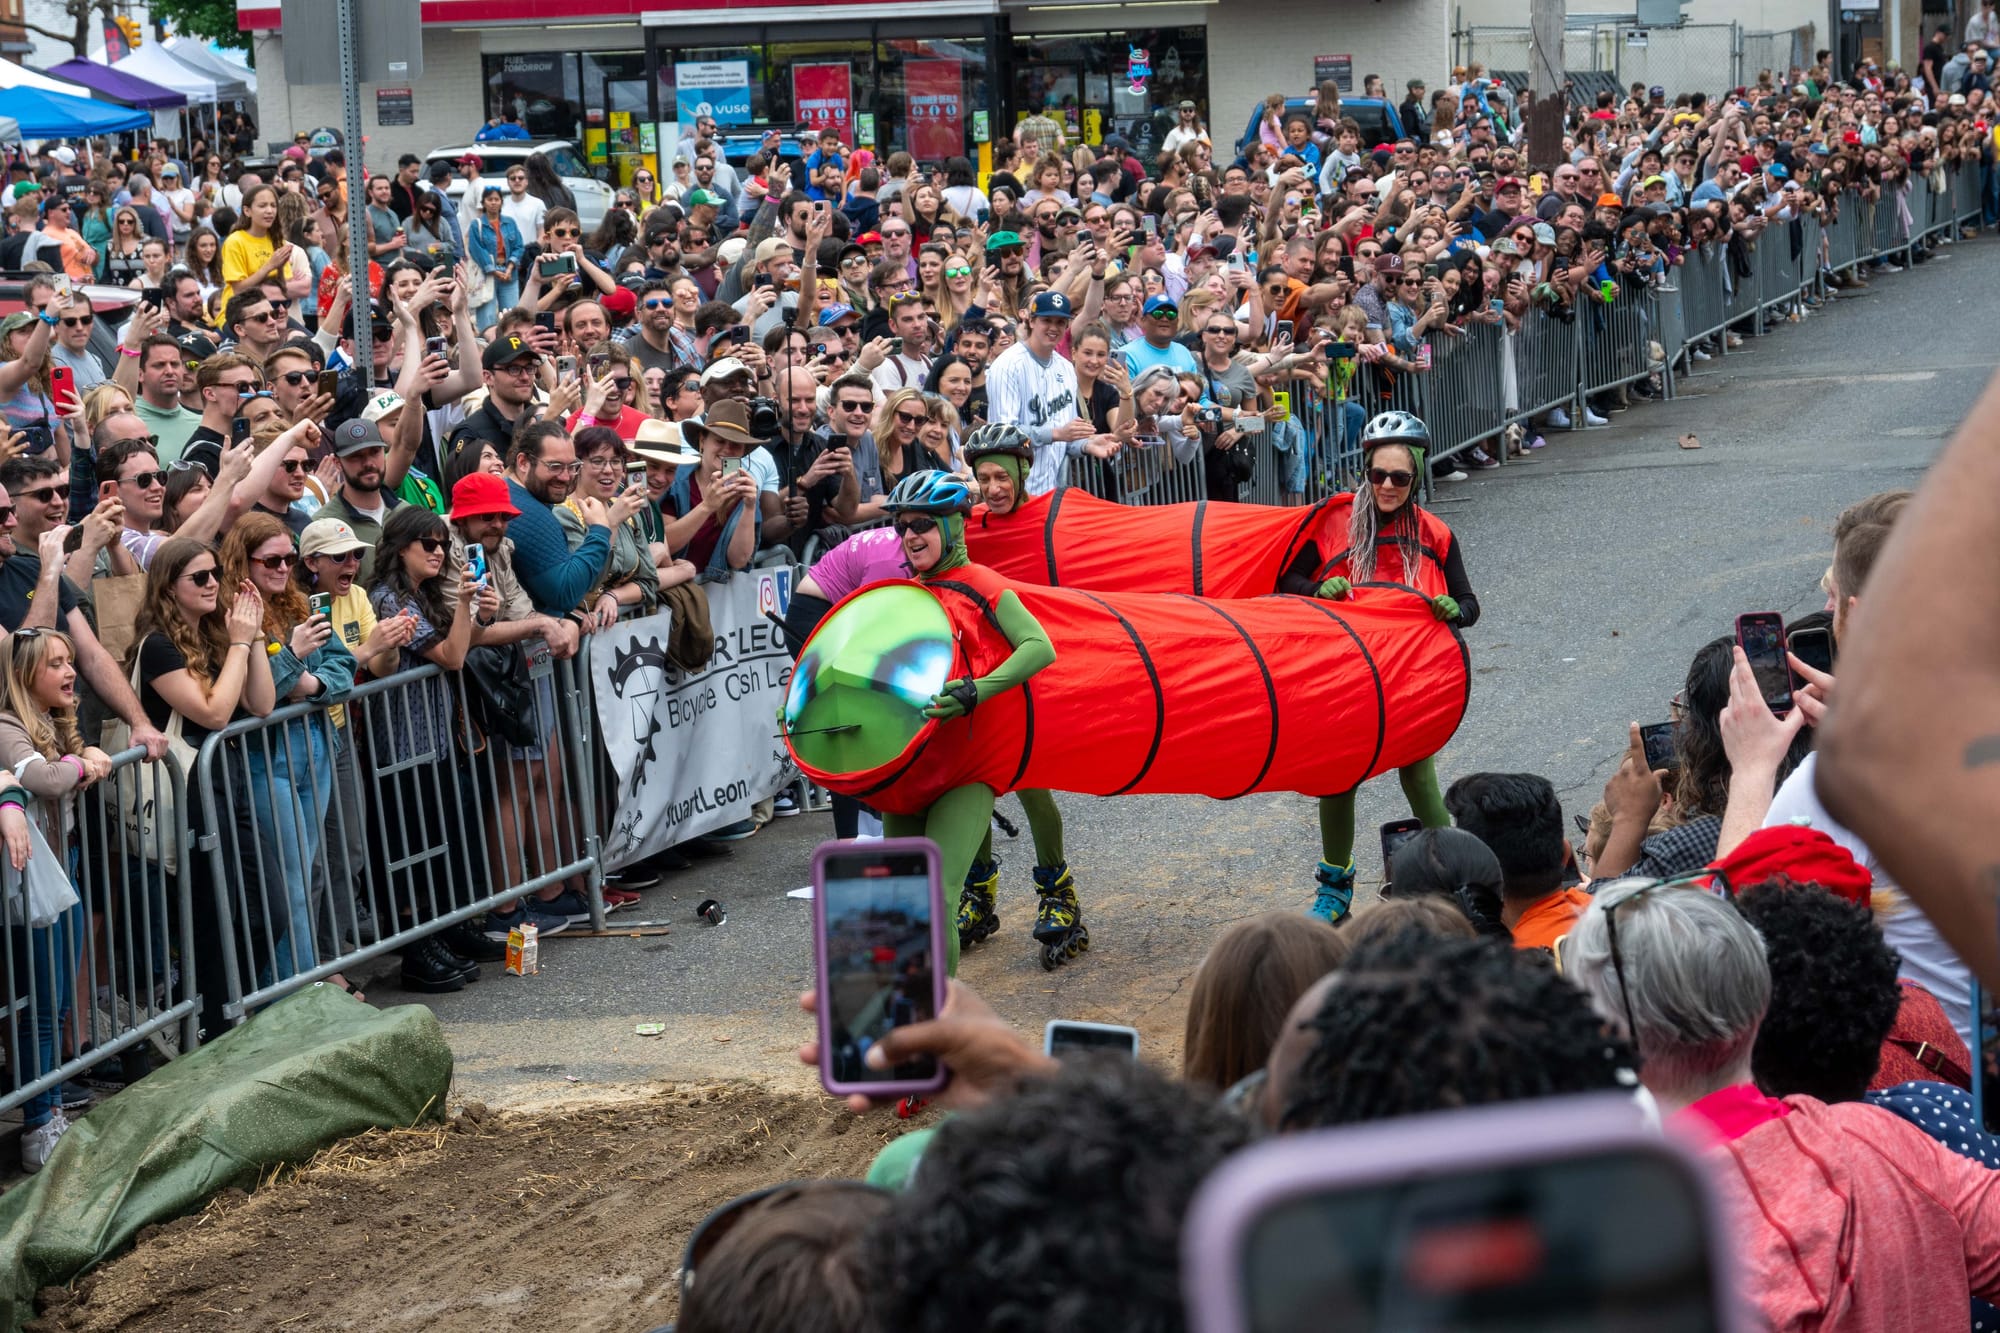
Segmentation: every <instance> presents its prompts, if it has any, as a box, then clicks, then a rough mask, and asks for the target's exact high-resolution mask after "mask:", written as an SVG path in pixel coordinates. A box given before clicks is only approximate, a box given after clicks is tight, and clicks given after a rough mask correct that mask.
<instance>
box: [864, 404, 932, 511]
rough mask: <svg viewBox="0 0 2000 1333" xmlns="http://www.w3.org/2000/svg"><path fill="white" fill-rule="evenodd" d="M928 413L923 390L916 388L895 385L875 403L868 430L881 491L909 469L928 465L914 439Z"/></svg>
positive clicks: (917, 468)
mask: <svg viewBox="0 0 2000 1333" xmlns="http://www.w3.org/2000/svg"><path fill="white" fill-rule="evenodd" d="M929 415H930V414H929V413H928V412H927V411H925V409H924V391H923V390H922V389H916V388H902V389H898V390H896V391H895V392H894V393H891V394H889V395H887V396H886V397H884V398H883V399H882V402H881V404H880V405H879V406H878V407H876V409H875V420H874V422H873V423H872V424H871V427H870V433H871V434H873V435H874V437H875V452H876V454H877V455H878V456H879V457H880V458H881V460H882V492H883V494H885V495H886V494H888V493H889V492H891V491H893V490H895V489H896V483H897V482H899V481H901V480H902V479H903V478H904V477H906V476H908V475H909V474H910V473H912V472H921V471H922V470H923V469H925V468H927V467H929V466H930V464H928V463H925V462H924V461H922V457H921V454H920V452H919V451H920V450H921V449H922V447H923V446H922V445H921V444H919V443H918V441H917V432H918V431H920V430H922V429H923V425H924V422H925V420H927V419H928V417H929Z"/></svg>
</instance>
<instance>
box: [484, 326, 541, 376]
mask: <svg viewBox="0 0 2000 1333" xmlns="http://www.w3.org/2000/svg"><path fill="white" fill-rule="evenodd" d="M534 355H535V349H534V348H532V347H530V346H528V344H527V343H525V342H523V341H521V338H520V335H518V334H512V333H510V334H508V335H507V336H506V337H504V338H495V339H494V340H493V341H492V342H490V343H488V344H486V350H485V351H484V352H482V353H480V355H479V364H480V365H481V366H482V367H483V368H485V369H487V370H498V369H500V367H502V366H511V365H513V364H514V363H515V362H516V361H523V360H526V359H527V358H529V357H532V356H534Z"/></svg>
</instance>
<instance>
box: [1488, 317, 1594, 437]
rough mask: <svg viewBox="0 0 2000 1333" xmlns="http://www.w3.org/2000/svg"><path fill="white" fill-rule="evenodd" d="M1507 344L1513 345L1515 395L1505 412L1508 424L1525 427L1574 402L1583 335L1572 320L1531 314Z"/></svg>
mask: <svg viewBox="0 0 2000 1333" xmlns="http://www.w3.org/2000/svg"><path fill="white" fill-rule="evenodd" d="M1507 341H1508V342H1509V343H1511V344H1512V348H1511V350H1512V352H1513V356H1514V384H1515V391H1516V393H1517V395H1518V401H1517V402H1515V403H1514V405H1513V406H1512V407H1511V408H1510V409H1509V410H1508V413H1507V422H1508V424H1513V423H1515V422H1522V423H1525V422H1526V421H1527V420H1528V419H1529V418H1530V417H1538V416H1540V415H1541V414H1542V413H1544V412H1547V411H1549V410H1551V409H1553V408H1558V407H1562V406H1564V405H1566V404H1570V403H1573V402H1574V401H1575V399H1576V390H1577V384H1578V375H1579V373H1580V364H1581V363H1580V356H1581V351H1582V332H1581V330H1579V329H1578V328H1577V321H1576V320H1575V319H1574V318H1571V319H1562V318H1559V317H1557V316H1554V315H1550V314H1546V313H1544V312H1543V311H1540V310H1531V311H1529V312H1528V317H1527V318H1526V319H1524V320H1522V321H1521V327H1520V328H1519V329H1517V330H1515V332H1514V334H1513V336H1512V337H1511V338H1509V339H1508V340H1507Z"/></svg>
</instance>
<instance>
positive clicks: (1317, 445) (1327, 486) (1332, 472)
mask: <svg viewBox="0 0 2000 1333" xmlns="http://www.w3.org/2000/svg"><path fill="white" fill-rule="evenodd" d="M1358 387H1359V384H1358V382H1354V383H1351V384H1350V388H1351V389H1352V388H1358ZM1290 393H1291V395H1292V400H1291V401H1292V415H1293V417H1295V418H1296V419H1297V420H1298V423H1299V428H1300V431H1301V432H1302V434H1303V436H1304V447H1305V450H1306V455H1305V463H1306V482H1305V492H1304V494H1305V498H1306V500H1307V501H1308V502H1312V501H1318V500H1323V499H1325V498H1326V497H1327V496H1329V495H1335V494H1338V493H1339V492H1341V491H1350V490H1353V489H1354V486H1355V482H1356V481H1357V480H1358V479H1359V477H1360V475H1361V431H1360V429H1359V428H1358V426H1357V425H1356V422H1355V419H1356V418H1359V419H1360V420H1361V422H1362V423H1364V424H1365V422H1366V420H1367V412H1366V410H1365V409H1364V408H1362V407H1361V406H1360V404H1359V402H1358V401H1357V400H1356V399H1354V398H1352V397H1341V396H1338V395H1335V394H1330V393H1327V392H1326V391H1325V390H1324V389H1323V388H1321V387H1320V386H1318V385H1315V384H1313V383H1311V382H1310V381H1307V380H1293V381H1291V389H1290ZM1350 405H1351V406H1352V407H1353V409H1354V410H1352V411H1350V410H1349V408H1350ZM1276 433H1277V432H1276V428H1275V426H1274V427H1273V428H1269V429H1267V430H1266V432H1265V441H1266V442H1265V444H1264V445H1263V447H1264V448H1265V449H1267V450H1271V451H1273V452H1277V450H1276V443H1275V436H1276Z"/></svg>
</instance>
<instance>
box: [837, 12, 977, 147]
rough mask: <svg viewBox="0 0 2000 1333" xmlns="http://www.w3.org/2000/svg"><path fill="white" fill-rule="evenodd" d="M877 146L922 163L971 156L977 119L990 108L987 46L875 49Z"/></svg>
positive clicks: (954, 43) (932, 43)
mask: <svg viewBox="0 0 2000 1333" xmlns="http://www.w3.org/2000/svg"><path fill="white" fill-rule="evenodd" d="M875 52H876V61H877V69H878V71H879V74H878V80H877V83H876V90H875V126H874V130H875V136H874V142H873V143H872V144H863V145H862V146H863V147H872V148H874V149H875V150H876V151H877V152H878V153H881V154H883V155H887V154H888V153H890V152H893V151H894V150H896V149H898V148H900V149H903V150H904V151H906V152H908V153H909V154H910V155H911V156H912V157H914V158H916V159H917V161H919V162H941V161H943V160H944V159H945V158H948V157H960V156H964V155H965V154H967V153H969V152H970V151H971V144H972V127H973V117H974V115H975V114H976V113H983V112H984V111H985V109H986V97H987V88H986V79H987V74H986V43H985V42H984V41H983V40H982V39H980V38H977V37H954V38H944V39H938V40H929V39H924V38H916V37H905V38H888V39H885V40H883V41H881V42H878V43H877V44H876V48H875Z"/></svg>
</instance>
